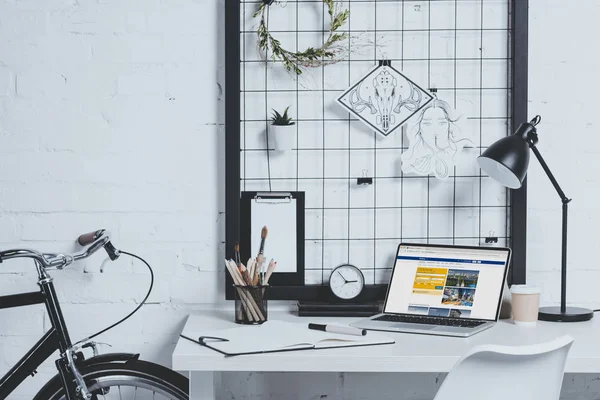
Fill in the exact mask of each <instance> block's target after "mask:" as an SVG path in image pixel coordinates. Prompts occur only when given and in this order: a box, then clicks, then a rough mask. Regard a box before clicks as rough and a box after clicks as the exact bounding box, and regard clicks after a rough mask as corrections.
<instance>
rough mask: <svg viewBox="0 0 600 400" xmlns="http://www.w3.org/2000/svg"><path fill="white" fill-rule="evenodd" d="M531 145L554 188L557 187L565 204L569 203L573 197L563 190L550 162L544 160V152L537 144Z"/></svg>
mask: <svg viewBox="0 0 600 400" xmlns="http://www.w3.org/2000/svg"><path fill="white" fill-rule="evenodd" d="M530 147H531V151H533V154H535V157H536V158H537V159H538V161H539V162H540V164H541V166H542V168H543V169H544V172H545V173H546V175H548V178H549V179H550V182H552V185H553V186H554V189H556V191H557V192H558V195H559V196H560V198H561V200H562V202H563V204H567V203H569V202H570V201H571V199H569V198H568V197H567V196H566V195H565V192H563V190H562V188H561V187H560V185H559V184H558V182H557V181H556V178H555V177H554V175H552V172H551V171H550V168H549V167H548V164H546V161H544V157H542V154H541V153H540V151H539V150H538V149H537V147H536V146H535V145H530Z"/></svg>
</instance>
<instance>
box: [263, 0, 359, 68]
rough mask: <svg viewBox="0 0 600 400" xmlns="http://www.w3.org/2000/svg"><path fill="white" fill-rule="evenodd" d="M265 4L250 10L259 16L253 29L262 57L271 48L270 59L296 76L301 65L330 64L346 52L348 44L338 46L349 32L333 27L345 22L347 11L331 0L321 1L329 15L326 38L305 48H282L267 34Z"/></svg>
mask: <svg viewBox="0 0 600 400" xmlns="http://www.w3.org/2000/svg"><path fill="white" fill-rule="evenodd" d="M271 2H272V0H271ZM267 3H269V1H268V0H267V2H266V3H263V4H261V5H260V6H259V7H258V10H257V11H256V13H254V18H256V17H260V22H259V24H258V29H257V34H258V47H259V49H261V50H262V51H263V52H264V54H265V57H266V55H267V54H268V51H269V50H271V58H272V59H273V60H274V61H276V60H277V59H279V60H281V61H282V62H283V65H284V67H285V69H287V70H288V71H294V72H295V73H296V74H298V75H300V74H302V68H312V67H320V66H322V65H328V64H333V63H336V62H338V61H340V59H341V58H343V56H344V55H346V54H347V53H348V46H347V45H342V42H343V41H344V40H345V39H347V38H349V34H348V33H346V32H343V33H339V32H337V30H338V29H339V28H340V27H342V26H343V25H344V24H345V23H346V21H347V20H348V18H349V17H350V11H348V10H343V11H341V10H340V7H339V6H337V5H336V2H335V0H323V3H324V4H325V5H326V6H327V11H328V13H329V18H330V22H329V35H328V36H327V39H326V40H325V41H324V42H323V45H322V46H321V47H318V48H314V47H309V48H307V49H306V50H303V51H290V50H286V49H284V48H283V47H281V43H280V42H279V40H277V39H276V38H274V37H273V35H271V32H269V28H268V7H270V5H268V4H267Z"/></svg>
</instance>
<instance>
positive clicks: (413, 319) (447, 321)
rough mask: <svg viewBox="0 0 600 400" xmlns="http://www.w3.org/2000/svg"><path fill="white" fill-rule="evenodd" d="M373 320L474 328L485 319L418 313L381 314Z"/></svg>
mask: <svg viewBox="0 0 600 400" xmlns="http://www.w3.org/2000/svg"><path fill="white" fill-rule="evenodd" d="M373 321H386V322H408V323H411V324H426V325H440V326H453V327H459V328H475V327H478V326H479V325H481V324H484V323H485V321H473V320H465V319H456V318H436V317H422V316H418V315H390V314H386V315H382V316H380V317H377V318H373Z"/></svg>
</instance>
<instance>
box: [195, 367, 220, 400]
mask: <svg viewBox="0 0 600 400" xmlns="http://www.w3.org/2000/svg"><path fill="white" fill-rule="evenodd" d="M216 374H217V373H216V372H197V371H192V372H189V378H190V400H216V398H217V392H216V390H215V375H216Z"/></svg>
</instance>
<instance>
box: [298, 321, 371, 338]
mask: <svg viewBox="0 0 600 400" xmlns="http://www.w3.org/2000/svg"><path fill="white" fill-rule="evenodd" d="M308 329H313V330H316V331H324V332H329V333H340V334H342V335H353V336H365V335H366V334H367V330H366V329H358V328H353V327H351V326H338V325H322V324H308Z"/></svg>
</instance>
